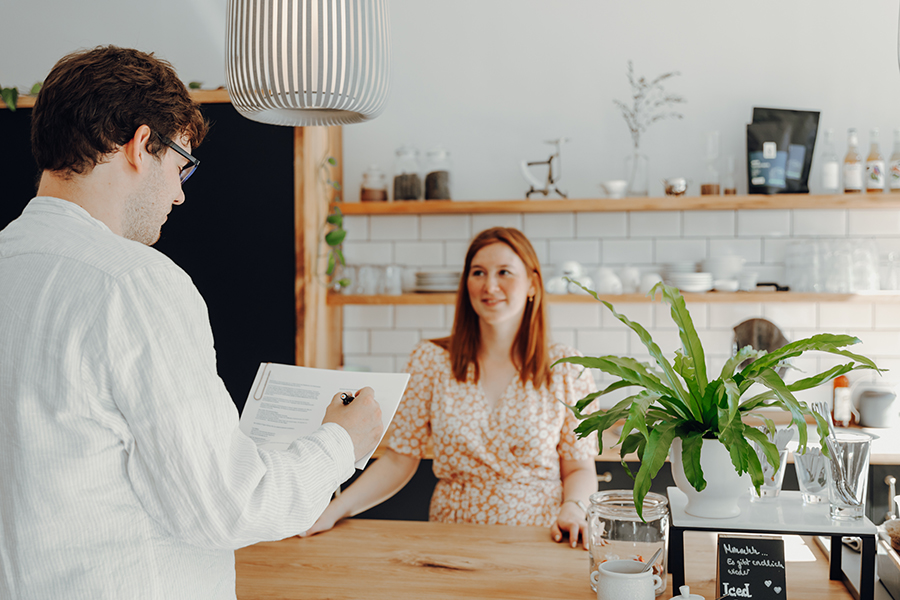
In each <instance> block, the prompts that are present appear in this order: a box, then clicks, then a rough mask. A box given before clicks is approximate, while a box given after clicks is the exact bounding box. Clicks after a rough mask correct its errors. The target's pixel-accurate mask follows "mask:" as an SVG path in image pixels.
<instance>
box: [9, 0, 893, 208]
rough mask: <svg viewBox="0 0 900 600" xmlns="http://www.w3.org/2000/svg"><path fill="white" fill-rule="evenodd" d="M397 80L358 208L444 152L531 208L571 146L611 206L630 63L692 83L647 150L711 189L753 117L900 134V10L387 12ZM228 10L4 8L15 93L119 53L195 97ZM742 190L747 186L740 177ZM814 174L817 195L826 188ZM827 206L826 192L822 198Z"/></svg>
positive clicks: (49, 0)
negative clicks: (717, 144) (397, 167)
mask: <svg viewBox="0 0 900 600" xmlns="http://www.w3.org/2000/svg"><path fill="white" fill-rule="evenodd" d="M388 3H389V10H390V16H391V25H392V34H393V77H392V91H391V97H390V99H389V103H388V107H387V109H386V110H385V112H384V114H383V115H382V116H381V117H379V118H378V119H376V120H374V121H372V122H370V123H364V124H360V125H354V126H351V127H347V128H346V129H345V145H344V148H345V156H344V160H345V171H344V173H345V183H346V189H347V200H348V201H349V200H355V199H356V195H357V189H358V186H359V179H360V173H361V172H362V171H363V170H364V169H365V168H366V166H368V165H369V164H370V163H377V164H379V165H381V167H382V168H383V169H385V170H387V171H390V170H391V169H392V167H393V160H394V150H395V149H396V148H397V147H398V146H399V145H401V144H403V143H411V144H414V145H416V146H418V147H419V148H420V149H421V150H423V151H424V150H427V149H428V148H430V147H431V146H433V145H435V144H439V143H440V144H444V145H446V147H447V148H448V149H449V150H450V151H451V152H452V155H453V160H454V165H455V168H454V172H455V184H454V185H455V189H454V196H455V197H456V198H459V199H507V198H520V197H523V194H524V191H525V190H526V189H527V186H526V185H525V183H524V180H523V179H522V177H521V175H520V174H519V172H518V167H517V165H518V162H519V161H520V160H521V159H523V158H527V159H529V160H543V159H545V158H546V156H547V154H548V148H549V146H546V145H545V144H543V141H544V140H547V139H551V138H556V137H560V136H568V137H570V138H571V140H572V141H571V144H570V145H569V146H567V147H566V148H565V149H564V157H563V165H564V175H563V180H562V186H563V187H564V188H567V189H568V190H569V192H570V194H571V196H573V197H596V196H598V195H599V188H598V187H597V186H598V184H599V182H600V181H603V180H605V179H612V178H617V177H621V176H622V175H623V172H622V171H623V169H624V166H623V158H624V156H625V155H626V154H627V153H628V152H629V151H630V144H631V141H630V137H629V134H628V130H627V128H626V127H625V124H624V121H623V119H622V117H621V115H620V114H619V113H618V110H617V109H616V107H615V106H614V105H613V103H612V101H613V99H622V100H626V99H627V98H628V94H629V87H628V84H627V81H626V78H625V68H626V63H627V61H628V59H632V60H634V63H635V67H636V70H637V72H638V73H639V74H643V75H646V76H648V77H654V76H656V75H658V74H660V73H663V72H665V71H672V70H677V71H680V72H681V73H682V75H681V76H680V77H677V78H675V79H673V80H671V84H670V85H669V86H668V88H669V90H670V91H672V92H675V93H678V94H681V95H683V96H684V97H685V98H686V99H687V100H688V103H687V104H686V105H684V106H683V111H682V112H683V113H684V117H685V118H684V119H683V120H681V121H662V122H658V123H656V124H654V125H653V126H652V127H651V129H650V130H649V132H648V133H647V135H646V136H645V139H644V142H643V144H642V145H643V147H644V151H645V152H646V154H648V155H649V157H650V159H651V184H652V185H651V190H650V192H651V194H655V195H659V194H661V193H662V188H661V185H660V184H659V181H658V179H659V178H660V177H671V176H677V175H683V176H686V177H690V178H691V179H693V181H694V183H695V188H694V189H696V185H697V184H699V180H700V176H701V174H702V169H703V164H704V163H703V158H704V145H703V144H704V141H703V132H705V131H707V130H711V129H716V130H719V131H720V132H721V136H722V138H721V139H722V142H721V143H722V153H723V154H733V155H735V156H737V157H738V164H739V165H740V164H742V161H743V155H744V147H745V142H744V127H745V125H746V124H747V123H748V122H749V120H750V114H751V109H752V107H753V106H754V105H756V106H774V107H782V108H799V109H812V110H820V111H821V112H822V116H821V122H820V125H821V126H822V127H831V128H833V129H834V130H835V132H836V138H837V140H838V143H839V148H838V150H839V152H843V147H844V140H845V135H846V129H847V128H848V127H857V128H859V129H860V131H861V133H862V135H861V138H862V139H861V141H862V142H863V143H864V144H867V143H868V134H867V130H868V128H869V127H873V126H875V127H879V128H880V129H881V141H882V149H883V150H887V148H886V146H889V145H890V139H891V133H890V132H891V130H892V129H893V128H894V127H896V126H900V115H898V111H897V109H896V107H897V105H898V102H900V72H898V67H897V12H898V6H897V2H896V0H856V1H853V2H851V1H849V0H756V1H755V2H752V3H748V2H737V1H735V0H680V1H678V2H673V1H671V0H635V1H631V2H619V1H614V0H454V1H452V2H448V1H438V0H388ZM225 4H226V3H225V0H188V1H186V2H185V1H184V0H181V1H177V2H176V1H175V0H156V1H154V2H146V1H142V2H137V1H134V0H91V1H90V2H71V1H70V0H34V1H32V2H28V3H25V2H12V1H11V0H10V1H9V2H5V3H4V7H3V11H2V14H3V18H2V19H0V84H2V85H3V86H10V85H15V86H18V87H20V88H23V89H27V88H29V87H30V86H31V84H32V83H34V82H35V81H37V80H40V79H43V77H44V76H45V75H46V74H47V72H48V71H49V69H50V68H51V66H52V65H53V63H54V62H55V61H56V59H58V58H59V57H60V56H62V55H63V54H65V53H67V52H69V51H71V50H74V49H76V48H79V47H90V46H94V45H98V44H107V43H115V44H119V45H130V46H135V47H139V48H141V49H144V50H148V51H154V52H156V53H157V54H158V55H159V56H162V57H164V58H166V59H168V60H170V61H171V62H173V63H174V64H175V66H176V68H177V69H178V71H179V73H180V74H181V76H182V77H183V79H184V80H185V81H191V80H199V81H203V82H204V83H205V85H206V86H208V87H216V86H218V85H221V84H223V83H224V80H225V76H224V59H223V54H224V32H225ZM738 175H739V189H741V190H742V191H745V190H746V175H745V173H744V170H743V169H740V168H739V169H738ZM817 175H818V165H817V164H816V163H814V172H813V181H814V182H818V178H817ZM813 191H816V188H815V187H814V188H813Z"/></svg>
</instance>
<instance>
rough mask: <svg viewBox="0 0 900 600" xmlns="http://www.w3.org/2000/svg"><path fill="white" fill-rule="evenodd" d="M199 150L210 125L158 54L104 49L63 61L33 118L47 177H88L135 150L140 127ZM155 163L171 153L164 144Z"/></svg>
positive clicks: (35, 149)
mask: <svg viewBox="0 0 900 600" xmlns="http://www.w3.org/2000/svg"><path fill="white" fill-rule="evenodd" d="M141 125H147V126H149V127H150V129H151V130H153V131H154V132H155V133H157V134H160V135H163V136H166V137H168V138H170V139H175V138H177V137H178V136H180V135H182V134H184V135H186V136H187V137H188V138H189V139H190V143H191V146H192V147H194V148H196V147H197V146H198V145H199V144H200V142H201V141H203V138H204V136H205V135H206V132H207V129H208V125H207V123H206V121H205V120H204V119H203V115H202V114H201V113H200V107H199V105H198V104H197V103H196V102H194V100H192V99H191V96H190V94H189V93H188V90H187V88H186V87H185V86H184V83H182V82H181V80H180V79H178V76H177V75H176V74H175V70H174V69H173V68H172V65H171V64H169V63H168V62H166V61H164V60H161V59H158V58H156V57H154V56H153V54H147V53H146V52H140V51H138V50H132V49H129V48H118V47H116V46H101V47H98V48H94V49H92V50H87V51H79V52H74V53H72V54H69V55H68V56H65V57H63V58H62V59H60V61H59V62H57V63H56V65H55V66H54V67H53V70H52V71H50V74H49V75H48V76H47V79H46V80H45V81H44V85H43V87H42V88H41V91H40V92H39V93H38V96H37V100H36V101H35V103H34V109H33V111H32V115H31V151H32V153H33V154H34V158H35V160H36V161H37V165H38V168H39V169H40V170H41V171H44V170H47V171H56V172H60V173H62V174H64V175H66V176H71V175H73V174H84V173H86V172H88V171H90V170H91V169H93V168H94V167H95V166H96V165H98V164H99V163H101V162H103V161H104V159H105V158H106V157H107V156H108V155H110V154H111V153H112V152H114V151H115V150H116V149H117V148H118V147H120V146H123V145H125V144H126V143H128V142H129V141H130V140H131V139H132V138H133V137H134V134H135V132H136V131H137V129H138V127H140V126H141ZM147 147H148V151H149V152H150V153H151V154H152V155H153V156H159V155H160V154H161V153H162V152H163V150H165V149H166V148H167V146H165V145H164V144H163V143H162V142H161V141H160V140H159V137H158V136H152V137H151V138H150V142H149V143H148V145H147Z"/></svg>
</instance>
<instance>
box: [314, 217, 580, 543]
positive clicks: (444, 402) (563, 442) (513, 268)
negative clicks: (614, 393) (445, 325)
mask: <svg viewBox="0 0 900 600" xmlns="http://www.w3.org/2000/svg"><path fill="white" fill-rule="evenodd" d="M543 287H544V285H543V280H542V278H541V270H540V263H539V261H538V258H537V255H536V254H535V251H534V248H533V247H532V245H531V243H530V242H529V241H528V239H527V238H526V237H525V236H524V235H523V234H522V233H521V232H520V231H518V230H516V229H512V228H505V227H494V228H492V229H488V230H486V231H483V232H481V233H480V234H478V235H477V236H476V237H475V239H474V240H472V243H471V244H470V246H469V250H468V252H467V253H466V262H465V268H464V270H463V275H462V278H461V280H460V284H459V292H458V294H457V300H456V315H455V317H454V321H453V329H452V332H451V335H450V336H449V337H447V338H441V339H436V340H427V341H422V342H420V343H419V344H418V345H417V346H416V347H415V349H414V350H413V352H412V354H411V356H410V359H409V364H408V367H407V371H408V372H409V373H410V380H409V385H408V387H407V390H406V394H405V395H404V398H403V402H402V403H401V405H400V408H399V409H398V411H397V415H396V416H395V418H394V421H393V424H394V430H393V434H392V436H391V441H390V445H389V449H388V450H387V451H386V453H385V455H384V456H382V457H381V458H380V459H378V460H377V461H375V462H374V463H373V464H372V465H371V466H369V468H368V469H366V471H365V472H364V473H363V474H362V475H361V476H360V477H359V479H358V480H357V481H355V482H354V483H353V484H352V485H351V486H350V487H349V488H347V489H346V490H345V491H344V492H342V493H341V494H340V495H339V496H338V497H337V498H335V499H334V500H333V501H332V502H331V504H330V505H329V506H328V508H327V509H326V510H325V512H324V513H323V515H322V516H321V517H320V518H319V520H318V521H317V522H316V524H315V525H313V527H312V528H311V529H310V530H309V531H307V532H306V534H305V535H312V534H315V533H319V532H321V531H326V530H328V529H331V528H332V527H333V526H334V524H335V523H336V522H337V521H338V520H340V519H342V518H344V517H348V516H352V515H355V514H358V513H360V512H362V511H364V510H366V509H368V508H371V507H372V506H374V505H376V504H379V503H381V502H383V501H384V500H386V499H388V498H390V497H391V496H393V495H394V494H395V493H396V492H397V491H399V490H400V489H401V488H402V487H403V486H404V485H406V483H407V482H408V481H409V479H410V478H411V477H412V476H413V474H414V473H415V471H416V468H417V467H418V465H419V461H420V459H421V458H422V457H423V456H425V454H426V449H427V447H428V446H429V444H430V445H431V447H432V451H433V456H434V474H435V476H436V477H437V478H438V483H437V485H436V486H435V489H434V494H433V495H432V498H431V506H430V509H429V519H430V520H432V521H443V522H457V523H494V524H506V525H543V526H547V527H549V528H550V533H551V537H552V538H553V539H554V540H555V541H557V542H559V541H562V540H563V538H564V537H568V539H569V542H570V543H571V545H572V546H573V547H575V546H577V544H578V539H579V537H580V538H581V539H582V543H583V545H584V547H585V548H587V539H586V523H585V507H586V505H587V503H588V501H589V496H590V494H592V493H593V492H595V491H596V490H597V477H596V471H595V467H594V458H593V457H594V455H595V454H596V453H597V450H598V447H597V441H596V437H592V438H587V439H583V440H579V439H577V438H576V436H575V433H574V429H575V426H576V425H577V423H578V421H577V420H576V419H575V417H574V416H573V415H572V412H571V411H570V410H569V409H568V408H566V406H564V404H563V403H565V404H569V405H571V404H574V403H575V402H576V401H577V400H579V399H580V398H583V397H584V396H586V395H587V394H589V393H591V392H593V391H594V384H593V379H592V377H591V375H590V372H588V371H584V372H582V371H581V370H580V368H579V367H576V366H574V365H570V364H566V363H564V364H560V365H558V366H556V367H554V368H553V369H551V368H550V366H551V365H552V364H553V362H554V361H555V360H557V359H559V358H563V357H565V356H573V355H577V354H578V352H577V351H576V350H574V349H573V348H569V347H566V346H563V345H560V344H553V345H551V344H549V343H548V340H547V318H546V310H545V307H544V291H543Z"/></svg>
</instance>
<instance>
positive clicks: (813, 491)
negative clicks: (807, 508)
mask: <svg viewBox="0 0 900 600" xmlns="http://www.w3.org/2000/svg"><path fill="white" fill-rule="evenodd" d="M827 464H828V460H827V459H826V458H825V456H824V455H823V454H822V448H820V447H819V446H812V445H809V446H807V447H806V452H805V453H804V454H800V453H799V452H794V470H795V471H796V472H797V485H798V486H799V487H800V497H801V498H802V499H803V504H804V505H807V504H818V503H819V502H825V501H826V500H828V489H827V486H828V474H827V472H826V471H827V469H826V467H827Z"/></svg>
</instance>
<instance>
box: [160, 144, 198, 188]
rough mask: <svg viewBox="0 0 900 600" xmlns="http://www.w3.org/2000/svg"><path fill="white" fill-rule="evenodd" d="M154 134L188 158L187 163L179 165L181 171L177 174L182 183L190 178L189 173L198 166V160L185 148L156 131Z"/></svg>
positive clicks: (192, 172)
mask: <svg viewBox="0 0 900 600" xmlns="http://www.w3.org/2000/svg"><path fill="white" fill-rule="evenodd" d="M156 135H157V136H159V139H160V141H162V143H163V144H165V145H166V146H168V147H169V148H171V149H172V150H174V151H175V152H177V153H178V154H180V155H182V156H183V157H185V158H186V159H188V164H186V165H184V166H183V167H181V173H180V175H179V177H180V178H181V184H182V185H184V182H185V181H187V180H188V179H190V177H191V175H193V174H194V171H196V170H197V167H199V166H200V161H199V160H197V159H196V158H194V157H193V156H191V155H190V154H188V152H187V150H185V149H184V148H182V147H181V146H179V145H178V144H176V143H175V142H173V141H172V140H170V139H169V138H167V137H166V136H164V135H162V134H161V133H157V134H156Z"/></svg>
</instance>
